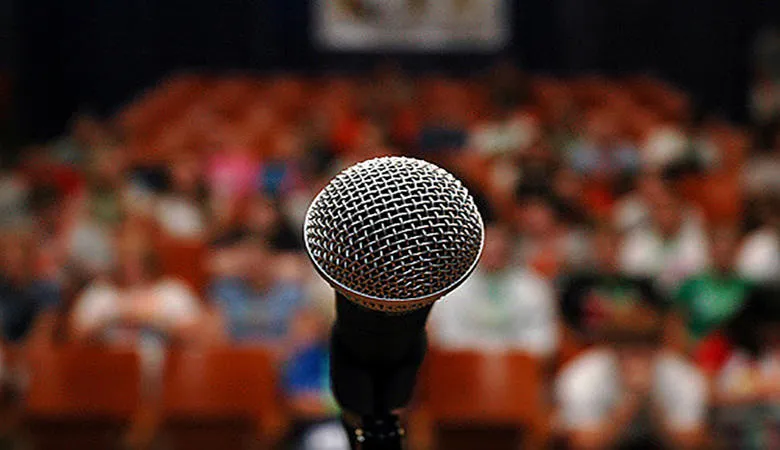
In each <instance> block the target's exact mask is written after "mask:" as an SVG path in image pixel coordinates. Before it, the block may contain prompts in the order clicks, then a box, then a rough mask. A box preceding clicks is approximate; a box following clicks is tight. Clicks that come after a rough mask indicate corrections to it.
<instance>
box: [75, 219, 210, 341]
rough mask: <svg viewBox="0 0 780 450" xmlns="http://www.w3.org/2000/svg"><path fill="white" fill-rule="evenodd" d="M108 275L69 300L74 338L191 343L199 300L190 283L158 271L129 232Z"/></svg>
mask: <svg viewBox="0 0 780 450" xmlns="http://www.w3.org/2000/svg"><path fill="white" fill-rule="evenodd" d="M117 247H118V250H117V251H118V261H117V267H116V269H115V271H114V275H113V276H112V277H110V278H98V279H95V280H94V281H93V282H92V283H91V284H90V285H89V286H88V287H87V288H86V289H85V290H84V291H83V292H82V293H81V294H80V295H79V296H78V298H77V299H76V300H75V305H74V307H73V312H72V317H71V333H72V336H73V338H74V339H75V340H77V341H98V342H104V343H106V344H109V345H120V346H123V345H128V344H129V345H134V344H136V345H137V344H142V343H143V342H146V341H149V340H152V341H167V342H175V343H185V344H186V343H193V342H195V341H197V339H198V338H199V337H201V336H202V334H201V333H202V331H203V330H201V329H199V324H200V322H201V319H202V314H203V310H202V306H201V304H200V301H199V300H198V298H197V297H196V296H195V293H194V292H193V291H192V289H190V288H189V286H187V285H186V284H184V283H183V282H181V281H179V280H176V279H172V278H167V277H165V276H162V274H161V273H160V267H159V264H158V261H157V257H156V256H155V253H154V252H153V251H151V249H150V248H149V247H148V245H147V244H146V242H145V241H144V240H143V239H142V238H140V237H139V236H138V235H136V234H135V233H133V232H126V233H125V234H124V236H121V237H120V242H119V243H118V245H117Z"/></svg>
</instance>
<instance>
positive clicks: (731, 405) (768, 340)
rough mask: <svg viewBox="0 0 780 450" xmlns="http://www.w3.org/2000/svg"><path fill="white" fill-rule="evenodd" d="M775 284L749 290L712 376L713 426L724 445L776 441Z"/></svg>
mask: <svg viewBox="0 0 780 450" xmlns="http://www.w3.org/2000/svg"><path fill="white" fill-rule="evenodd" d="M778 295H780V291H778V289H777V287H774V288H769V287H766V288H761V289H757V290H754V291H753V293H752V295H751V296H750V298H749V300H748V302H747V305H746V306H745V307H744V308H743V310H742V311H741V312H740V314H739V315H738V316H737V317H735V318H734V319H733V320H732V321H731V322H730V324H729V326H728V331H729V332H728V333H727V334H728V335H729V336H730V337H731V338H732V344H733V347H734V348H733V350H732V351H731V352H730V355H728V357H727V358H726V360H725V362H724V364H723V365H722V367H721V369H720V370H719V373H717V375H716V376H715V378H714V387H713V395H714V398H713V401H714V403H715V405H714V406H715V417H716V419H715V427H716V431H718V435H719V436H720V437H722V438H723V439H724V440H725V443H726V446H727V448H739V449H749V450H752V449H755V450H758V449H768V448H776V447H777V446H778V445H780V334H779V333H780V305H778V303H777V299H778Z"/></svg>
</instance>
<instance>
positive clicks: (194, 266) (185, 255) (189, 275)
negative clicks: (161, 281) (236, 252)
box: [156, 234, 208, 294]
mask: <svg viewBox="0 0 780 450" xmlns="http://www.w3.org/2000/svg"><path fill="white" fill-rule="evenodd" d="M156 247H157V251H158V254H159V256H160V265H161V268H162V271H163V273H165V274H166V275H168V276H172V277H176V278H179V279H181V280H183V281H185V282H187V284H189V285H190V286H192V288H193V289H195V291H196V292H198V293H201V294H202V293H203V292H204V289H205V280H206V279H207V278H208V277H207V276H206V272H205V268H204V262H205V257H206V251H207V248H206V245H205V244H204V243H203V242H202V241H200V240H197V239H176V238H171V237H167V236H164V235H162V234H160V235H159V236H158V240H157V245H156Z"/></svg>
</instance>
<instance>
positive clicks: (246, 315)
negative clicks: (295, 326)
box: [210, 240, 304, 345]
mask: <svg viewBox="0 0 780 450" xmlns="http://www.w3.org/2000/svg"><path fill="white" fill-rule="evenodd" d="M234 250H236V251H237V252H238V253H237V254H236V255H238V256H239V258H238V259H237V262H236V264H234V265H235V268H234V270H232V271H231V272H223V274H221V275H218V276H217V278H216V279H215V280H214V281H213V282H212V283H211V288H210V295H211V298H212V299H213V300H214V302H215V304H216V305H217V306H218V307H219V309H220V310H221V312H222V315H223V316H224V317H225V320H226V321H227V329H228V334H229V336H230V338H231V339H232V340H233V341H234V342H245V343H246V342H254V343H265V344H272V345H273V344H281V343H282V342H283V340H284V339H285V338H286V336H287V332H288V328H289V325H290V321H291V320H292V317H293V316H294V314H295V312H296V311H297V309H298V308H299V307H300V306H301V304H302V303H303V297H304V288H303V286H302V285H301V284H300V283H298V282H297V280H294V279H289V280H288V279H286V278H285V277H282V276H281V272H282V271H281V265H280V259H279V256H278V255H277V254H275V253H274V252H273V251H272V250H270V249H269V248H268V246H267V245H266V244H265V242H263V241H260V240H250V241H248V242H242V243H240V244H239V245H237V246H236V247H235V248H234Z"/></svg>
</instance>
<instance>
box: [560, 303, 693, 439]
mask: <svg viewBox="0 0 780 450" xmlns="http://www.w3.org/2000/svg"><path fill="white" fill-rule="evenodd" d="M661 334H662V320H661V316H660V314H658V313H656V312H654V311H653V310H651V309H649V308H648V309H637V310H636V313H635V314H634V316H633V317H631V318H630V319H626V318H624V319H622V321H620V322H614V323H612V324H610V326H607V327H604V328H603V334H602V343H603V345H601V346H597V347H595V348H593V349H591V350H588V351H587V352H585V353H583V354H582V355H580V356H579V357H577V358H576V359H574V360H573V361H571V362H570V363H569V364H568V365H567V366H565V367H564V368H563V370H562V371H561V373H560V374H559V376H558V379H557V380H556V384H555V390H554V392H555V401H556V406H557V414H556V416H557V423H556V426H557V430H558V432H559V434H560V435H561V437H563V438H564V439H565V440H566V441H567V442H568V443H569V448H572V449H604V448H617V449H661V448H699V447H698V446H699V445H701V443H702V439H703V429H704V426H705V425H704V424H705V421H706V414H707V404H708V395H707V392H708V391H707V381H706V378H705V377H704V376H703V375H702V374H701V373H700V372H699V370H698V369H696V368H695V367H694V366H693V365H692V364H690V363H689V362H688V361H686V360H684V359H683V358H682V357H680V356H678V355H675V354H671V353H667V352H665V351H663V350H661V345H660V343H661Z"/></svg>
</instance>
